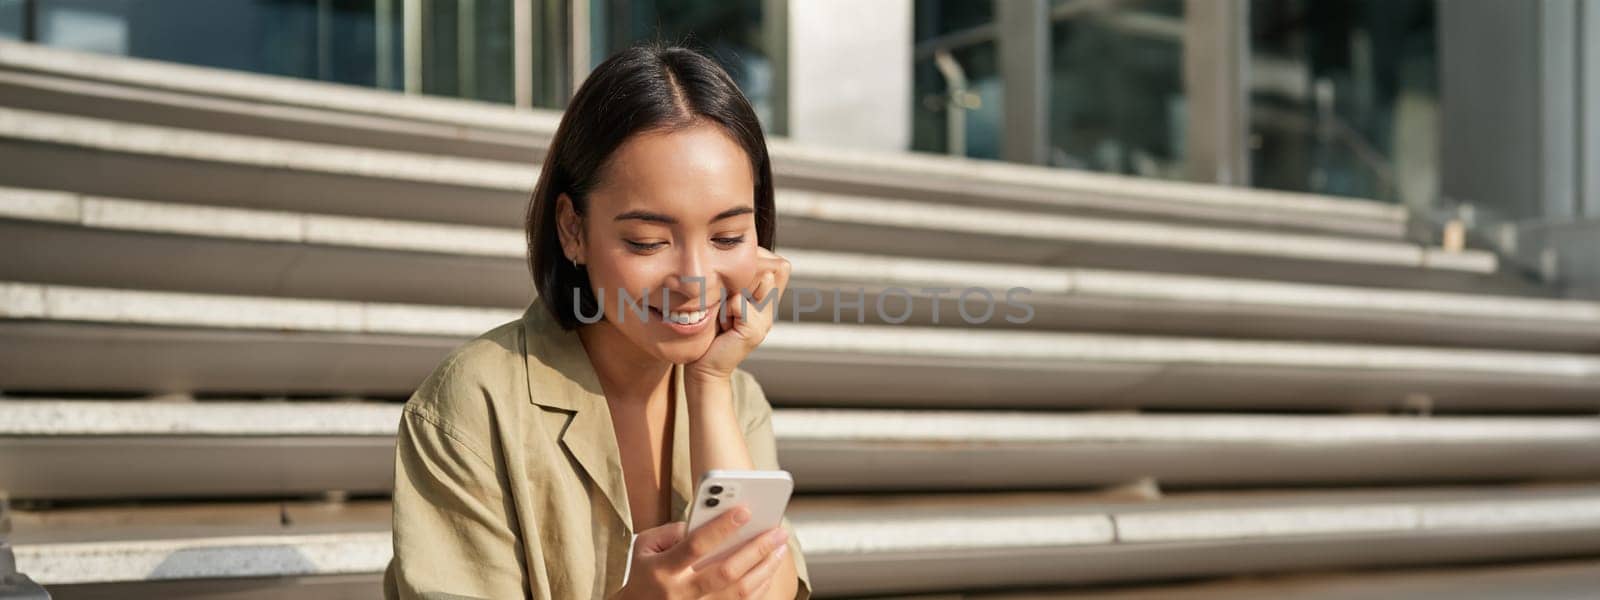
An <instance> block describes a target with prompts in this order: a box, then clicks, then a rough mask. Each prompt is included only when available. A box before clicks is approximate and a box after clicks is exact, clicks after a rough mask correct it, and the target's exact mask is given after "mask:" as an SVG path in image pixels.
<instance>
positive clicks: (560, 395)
mask: <svg viewBox="0 0 1600 600" xmlns="http://www.w3.org/2000/svg"><path fill="white" fill-rule="evenodd" d="M522 327H523V334H524V335H523V339H524V340H525V341H524V344H523V348H522V351H523V357H524V359H525V360H526V362H527V373H528V398H529V400H530V401H531V402H532V403H534V404H537V405H540V406H544V407H548V408H553V409H557V410H562V411H567V412H570V413H572V414H571V416H570V417H569V418H568V420H567V424H566V426H565V427H563V428H562V429H561V432H560V433H559V434H557V435H558V436H559V440H560V442H561V445H562V447H563V448H565V449H566V450H567V452H568V453H570V454H571V455H572V457H573V458H574V459H575V460H576V461H577V462H578V464H579V465H580V466H582V468H583V470H584V472H585V474H586V475H587V476H588V477H589V480H590V481H592V482H594V485H595V487H596V488H598V489H599V490H600V491H601V493H603V494H605V496H606V500H607V503H608V504H609V505H610V506H611V508H612V511H613V512H614V513H615V515H616V517H617V518H618V519H619V520H620V521H621V523H622V528H623V531H626V532H627V533H628V534H630V535H632V534H634V533H637V532H635V531H633V516H632V512H631V511H630V510H629V506H628V488H627V481H626V479H625V478H624V476H623V471H622V455H621V452H620V451H619V450H618V447H617V437H616V430H615V429H614V428H613V427H612V423H611V407H610V406H609V405H608V404H606V398H605V393H604V391H603V390H602V389H601V388H600V378H599V376H598V375H596V374H595V370H594V365H593V364H592V363H590V362H589V355H588V353H586V352H585V351H584V349H583V342H582V341H581V339H580V338H579V337H578V332H577V330H573V331H566V330H563V329H561V325H560V324H559V323H557V322H556V320H555V318H554V317H553V316H551V315H550V312H549V309H547V308H546V307H545V304H544V301H543V299H541V298H535V299H534V300H533V302H532V303H530V304H529V305H528V308H527V310H525V311H524V312H523V315H522ZM673 382H674V383H673V394H674V396H673V402H672V405H673V410H674V416H673V420H672V422H673V428H672V429H673V431H672V482H671V484H672V503H671V504H672V513H671V515H670V516H669V518H670V520H675V521H686V520H688V509H689V502H690V501H691V498H693V489H694V485H693V481H691V476H690V461H689V409H688V402H687V401H686V397H685V394H684V388H683V365H674V366H673Z"/></svg>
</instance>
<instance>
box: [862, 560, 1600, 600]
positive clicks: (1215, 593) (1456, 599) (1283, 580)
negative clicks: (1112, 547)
mask: <svg viewBox="0 0 1600 600" xmlns="http://www.w3.org/2000/svg"><path fill="white" fill-rule="evenodd" d="M1597 589H1600V560H1596V559H1593V558H1579V559H1570V560H1554V561H1536V562H1520V563H1513V564H1508V565H1487V566H1485V565H1457V566H1451V567H1434V568H1424V569H1368V570H1360V571H1338V572H1328V573H1305V574H1292V575H1266V576H1263V575H1254V576H1239V577H1224V578H1219V579H1207V580H1201V581H1196V582H1186V583H1169V584H1156V585H1120V586H1095V587H1076V588H1061V589H1057V590H1029V591H1017V592H977V593H951V594H930V595H917V596H895V597H893V598H887V597H879V600H1057V599H1061V600H1065V599H1072V600H1134V599H1140V598H1168V599H1171V600H1269V599H1271V600H1276V599H1279V598H1295V599H1297V600H1379V599H1383V598H1407V599H1410V600H1502V599H1504V598H1519V599H1523V600H1588V599H1590V598H1593V597H1594V593H1595V590H1597Z"/></svg>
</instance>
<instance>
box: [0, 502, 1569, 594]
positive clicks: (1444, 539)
mask: <svg viewBox="0 0 1600 600" xmlns="http://www.w3.org/2000/svg"><path fill="white" fill-rule="evenodd" d="M788 515H789V517H790V519H791V521H792V523H793V524H794V527H795V533H796V535H797V536H798V538H799V541H800V544H801V547H802V548H803V549H804V552H805V557H806V562H807V566H808V567H809V569H810V572H811V575H812V577H813V580H814V582H815V583H816V587H817V590H816V591H817V593H818V595H819V596H822V597H840V596H850V595H866V594H891V593H901V594H904V593H918V592H932V591H942V590H951V589H984V588H997V587H1017V586H1053V585H1081V584H1091V583H1112V582H1119V581H1148V580H1159V579H1163V578H1182V577H1214V576H1219V575H1239V574H1272V573H1293V572H1305V571H1316V570H1330V569H1354V568H1371V567H1390V568H1393V567H1411V566H1424V565H1439V564H1454V563H1470V562H1491V561H1500V562H1503V561H1514V560H1534V559H1557V558H1571V557H1584V556H1590V557H1592V556H1594V555H1595V554H1596V553H1600V487H1597V486H1596V485H1594V484H1583V485H1562V486H1532V487H1520V488H1504V487H1503V488H1431V489H1430V488H1416V489H1386V490H1331V491H1325V490H1303V491H1294V492H1281V491H1274V492H1226V493H1220V492H1213V493H1196V494H1181V495H1177V494H1175V495H1168V496H1165V497H1162V498H1160V499H1159V500H1139V499H1130V498H1125V497H1123V498H1119V497H1116V496H1114V495H1105V494H1098V495H1095V494H1066V493H1031V494H984V495H953V496H920V497H901V496H860V497H854V496H821V497H817V496H798V497H796V498H795V499H794V500H793V501H792V503H791V505H790V509H789V512H788ZM15 518H16V527H17V531H16V535H15V541H16V545H17V560H18V567H19V568H20V569H21V570H22V571H23V572H26V573H29V574H30V575H31V576H33V577H34V578H35V579H36V580H38V581H39V582H40V583H42V584H44V585H46V586H48V587H51V588H52V590H55V589H62V590H63V591H70V590H71V588H70V586H73V585H85V584H104V583H108V582H121V583H122V584H123V586H124V589H125V590H126V591H127V592H128V593H130V594H135V593H137V590H139V586H140V585H141V584H143V583H145V582H161V581H167V582H171V581H174V580H178V581H182V580H189V581H196V582H202V583H203V582H204V581H205V580H219V579H229V578H235V577H289V576H293V577H311V576H328V575H348V574H359V573H377V572H380V571H381V570H382V569H383V568H384V566H385V565H386V563H387V560H388V557H389V552H390V539H389V536H388V534H387V533H386V531H385V529H386V528H387V525H388V515H387V508H386V507H385V506H384V505H383V504H382V503H381V502H377V501H350V502H344V503H307V504H296V503H265V504H248V503H233V504H227V505H212V506H196V505H174V506H158V507H145V508H118V507H105V508H93V507H90V508H78V509H72V508H62V509H47V510H43V511H37V512H29V511H19V512H18V513H17V515H16V517H15ZM57 586H69V587H62V588H58V587H57ZM286 593H287V590H286Z"/></svg>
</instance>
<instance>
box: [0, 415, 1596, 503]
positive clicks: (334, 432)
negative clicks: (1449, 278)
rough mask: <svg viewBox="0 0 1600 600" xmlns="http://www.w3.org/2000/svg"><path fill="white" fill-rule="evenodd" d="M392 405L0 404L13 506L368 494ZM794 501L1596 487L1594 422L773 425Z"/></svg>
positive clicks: (858, 421)
mask: <svg viewBox="0 0 1600 600" xmlns="http://www.w3.org/2000/svg"><path fill="white" fill-rule="evenodd" d="M399 411H400V406H399V404H397V403H364V402H318V401H296V402H282V401H276V402H274V401H214V400H207V401H200V402H150V401H138V400H60V399H37V398H36V399H23V398H0V454H3V455H5V456H7V457H8V458H9V460H8V461H6V462H5V463H3V464H0V489H3V490H6V491H7V493H9V494H10V495H11V496H12V497H14V498H22V499H78V498H154V497H202V496H234V497H246V496H255V497H260V496H297V495H313V494H322V493H326V492H343V493H354V494H381V493H386V492H388V490H390V489H392V486H393V480H392V474H393V468H392V467H393V460H394V443H393V432H394V429H395V426H396V425H395V424H396V423H397V422H398V421H399ZM773 431H774V433H775V435H776V437H777V440H778V450H779V453H780V455H781V456H783V462H784V468H786V469H788V470H789V471H791V472H793V473H794V474H795V478H796V481H797V485H798V486H799V489H800V491H802V492H813V493H814V492H869V491H871V492H882V491H937V490H968V491H981V490H995V489H1010V490H1015V489H1059V488H1073V487H1080V488H1081V487H1112V486H1118V485H1130V484H1131V485H1136V486H1148V485H1152V484H1154V485H1159V486H1160V487H1161V488H1165V489H1181V488H1193V487H1197V486H1210V487H1245V486H1268V485H1373V484H1400V483H1405V484H1413V485H1414V484H1421V483H1456V482H1473V481H1476V482H1489V481H1517V480H1558V479H1584V478H1588V479H1600V419H1597V418H1595V417H1593V416H1582V417H1395V416H1376V415H1332V416H1328V415H1322V416H1296V415H1270V414H1249V415H1226V414H1138V413H1113V412H1082V413H1035V412H996V411H918V410H865V409H790V408H779V409H777V410H776V411H774V415H773Z"/></svg>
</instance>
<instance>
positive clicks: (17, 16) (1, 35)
mask: <svg viewBox="0 0 1600 600" xmlns="http://www.w3.org/2000/svg"><path fill="white" fill-rule="evenodd" d="M25 1H26V0H0V39H10V40H20V39H22V35H23V24H22V19H23V16H24V14H25V13H24V12H23V6H22V4H23V2H25Z"/></svg>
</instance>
